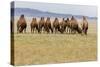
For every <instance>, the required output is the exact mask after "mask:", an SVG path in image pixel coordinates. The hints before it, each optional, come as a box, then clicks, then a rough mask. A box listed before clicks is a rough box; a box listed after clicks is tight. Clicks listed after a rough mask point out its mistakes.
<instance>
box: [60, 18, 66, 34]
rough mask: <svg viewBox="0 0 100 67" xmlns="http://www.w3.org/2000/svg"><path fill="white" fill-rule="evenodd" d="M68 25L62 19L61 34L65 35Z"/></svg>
mask: <svg viewBox="0 0 100 67" xmlns="http://www.w3.org/2000/svg"><path fill="white" fill-rule="evenodd" d="M66 26H67V25H66V23H65V20H64V18H63V19H62V21H61V22H60V32H61V33H64V32H65V30H66Z"/></svg>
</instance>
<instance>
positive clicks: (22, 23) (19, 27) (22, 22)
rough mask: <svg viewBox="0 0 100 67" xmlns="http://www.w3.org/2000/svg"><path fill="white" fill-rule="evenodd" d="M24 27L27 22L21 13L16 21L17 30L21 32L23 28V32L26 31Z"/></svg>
mask: <svg viewBox="0 0 100 67" xmlns="http://www.w3.org/2000/svg"><path fill="white" fill-rule="evenodd" d="M26 27H27V23H26V20H25V18H24V15H21V16H20V18H19V20H18V22H17V32H18V33H23V30H24V32H25V33H26Z"/></svg>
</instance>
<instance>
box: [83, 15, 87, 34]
mask: <svg viewBox="0 0 100 67" xmlns="http://www.w3.org/2000/svg"><path fill="white" fill-rule="evenodd" d="M82 31H83V33H84V34H85V35H87V31H88V21H87V19H86V17H85V16H83V23H82Z"/></svg>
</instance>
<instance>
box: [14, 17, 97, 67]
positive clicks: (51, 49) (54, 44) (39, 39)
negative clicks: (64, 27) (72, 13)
mask: <svg viewBox="0 0 100 67" xmlns="http://www.w3.org/2000/svg"><path fill="white" fill-rule="evenodd" d="M31 19H32V17H26V21H27V23H28V27H27V33H26V34H24V33H23V34H17V33H16V30H17V29H16V22H17V20H18V17H15V22H14V25H15V26H14V30H15V31H14V32H15V33H14V52H15V55H14V58H15V59H14V60H15V65H28V64H51V63H65V62H81V61H95V60H97V21H96V20H88V22H89V29H88V34H87V36H86V35H83V36H82V35H80V34H59V33H58V34H38V33H37V32H36V33H34V34H32V33H30V22H31ZM38 20H39V19H38ZM60 20H61V18H60ZM52 21H53V20H52ZM78 22H79V24H80V23H81V20H78Z"/></svg>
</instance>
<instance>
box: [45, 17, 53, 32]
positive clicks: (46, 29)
mask: <svg viewBox="0 0 100 67" xmlns="http://www.w3.org/2000/svg"><path fill="white" fill-rule="evenodd" d="M45 31H47V33H50V31H51V33H53V28H52V25H51V21H50V17H47V20H46V22H45Z"/></svg>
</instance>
